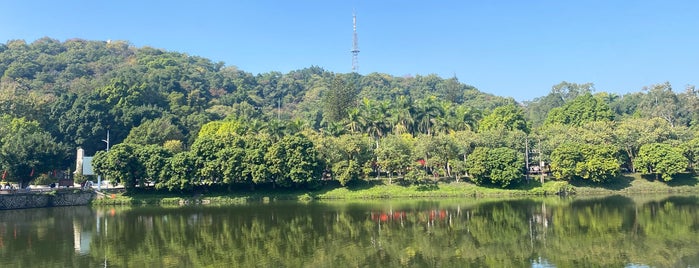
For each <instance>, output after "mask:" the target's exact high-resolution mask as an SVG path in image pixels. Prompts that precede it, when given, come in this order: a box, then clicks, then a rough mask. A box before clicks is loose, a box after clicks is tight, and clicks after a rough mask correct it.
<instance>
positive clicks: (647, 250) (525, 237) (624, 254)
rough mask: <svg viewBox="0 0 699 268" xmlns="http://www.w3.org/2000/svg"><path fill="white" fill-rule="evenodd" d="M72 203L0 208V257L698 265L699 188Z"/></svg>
mask: <svg viewBox="0 0 699 268" xmlns="http://www.w3.org/2000/svg"><path fill="white" fill-rule="evenodd" d="M72 209H78V208H67V209H66V210H60V211H59V210H37V211H38V212H36V213H20V212H19V211H17V212H15V211H6V212H7V213H5V212H3V213H4V214H0V235H1V236H0V237H2V239H3V242H4V244H3V245H2V247H0V253H1V254H2V255H0V256H2V257H3V258H13V257H14V256H17V257H19V258H21V261H19V262H17V266H37V265H40V266H41V267H52V266H53V267H58V266H65V265H66V264H68V266H86V267H97V266H100V265H102V264H103V262H104V260H105V257H106V259H107V263H108V264H109V265H110V266H119V267H147V266H152V267H182V266H185V267H202V266H203V267H206V266H226V267H228V266H231V267H236V266H237V267H254V266H264V267H277V266H291V267H334V266H339V267H347V266H357V267H367V266H370V267H377V266H390V267H394V266H401V267H425V266H427V267H435V266H440V267H443V266H449V267H451V266H480V267H482V266H487V267H493V266H495V267H521V266H531V263H532V262H546V263H549V264H552V265H555V266H557V267H576V266H605V267H619V266H625V265H628V264H630V263H636V264H646V265H651V266H659V267H672V266H688V265H696V264H697V263H699V254H697V252H699V236H697V230H699V200H698V199H697V198H696V197H691V198H666V199H656V200H653V201H646V202H643V203H640V202H634V201H633V200H631V199H629V198H626V197H606V198H598V199H586V200H582V199H577V200H571V199H530V200H504V201H502V200H501V201H478V200H476V201H474V200H470V201H469V200H466V201H462V200H459V201H446V200H445V201H412V202H404V203H397V202H376V203H352V204H346V203H339V204H334V203H310V204H307V205H299V204H286V203H282V204H279V203H274V204H258V205H245V206H234V207H183V208H160V207H144V208H132V209H128V210H123V211H116V212H113V211H111V210H110V209H106V210H103V209H98V211H97V212H93V211H92V210H90V209H89V208H83V209H86V210H76V211H73V210H72ZM83 214H84V215H83ZM74 219H83V220H79V225H81V226H83V227H82V228H86V226H87V227H88V228H94V229H93V230H89V231H90V232H92V234H93V240H92V243H91V244H90V252H89V255H88V256H77V255H76V254H75V252H74V251H73V246H72V244H71V242H70V241H72V240H73V238H72V233H71V232H70V230H72V228H73V226H74V225H73V223H74ZM95 219H97V221H95ZM18 220H19V221H18ZM8 222H10V223H12V224H8ZM18 222H25V223H27V224H26V226H25V225H23V224H18ZM12 226H19V228H20V234H19V238H18V239H16V240H9V239H10V238H12V235H13V231H12V230H11V229H10V227H12ZM89 226H92V227H89ZM12 228H14V227H12ZM56 228H58V229H59V230H64V231H65V232H63V231H56ZM9 241H11V242H9ZM48 241H51V243H48ZM54 241H60V242H59V244H58V245H57V244H56V242H54ZM60 243H65V245H62V244H60Z"/></svg>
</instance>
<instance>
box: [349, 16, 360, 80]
mask: <svg viewBox="0 0 699 268" xmlns="http://www.w3.org/2000/svg"><path fill="white" fill-rule="evenodd" d="M352 31H353V35H352V51H351V52H352V72H357V71H358V70H359V60H358V59H357V55H359V40H357V14H355V13H354V12H352Z"/></svg>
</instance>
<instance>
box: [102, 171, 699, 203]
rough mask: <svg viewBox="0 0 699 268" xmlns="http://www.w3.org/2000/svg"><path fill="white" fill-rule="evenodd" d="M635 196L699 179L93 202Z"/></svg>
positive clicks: (371, 186) (360, 188) (111, 197)
mask: <svg viewBox="0 0 699 268" xmlns="http://www.w3.org/2000/svg"><path fill="white" fill-rule="evenodd" d="M636 194H697V195H699V177H697V176H684V177H680V178H676V179H675V180H673V181H670V182H660V181H656V180H651V179H648V178H645V177H642V176H641V175H639V174H627V175H623V176H620V177H618V178H617V179H615V181H614V182H613V183H609V184H604V185H600V184H594V183H589V182H580V181H574V182H568V181H547V182H545V183H544V184H543V185H541V184H540V183H539V182H538V181H534V180H532V181H530V182H529V183H523V184H521V185H518V186H517V187H515V188H505V189H503V188H497V187H491V186H477V185H475V184H473V183H470V182H440V183H437V184H427V185H411V186H400V185H397V184H391V185H387V184H383V183H376V182H374V183H365V184H363V185H357V186H351V187H322V188H320V189H316V190H295V189H277V190H260V191H254V192H252V191H235V192H205V193H196V194H192V193H182V194H177V193H163V192H155V191H154V192H142V193H133V194H124V193H117V192H112V193H109V194H107V195H105V196H103V197H102V198H97V199H94V200H93V201H92V205H93V206H109V205H186V204H243V203H247V202H270V201H277V200H290V201H294V200H297V201H313V200H320V201H322V200H346V201H355V200H367V199H375V200H380V199H415V198H486V197H492V198H499V197H502V198H510V197H547V196H580V197H587V196H608V195H636Z"/></svg>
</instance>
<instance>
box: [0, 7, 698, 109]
mask: <svg viewBox="0 0 699 268" xmlns="http://www.w3.org/2000/svg"><path fill="white" fill-rule="evenodd" d="M0 6H2V8H0V42H6V41H8V40H12V39H24V40H26V41H27V42H32V41H34V40H36V39H38V38H41V37H44V36H48V37H51V38H55V39H58V40H61V41H65V40H66V39H70V38H82V39H89V40H109V39H111V40H126V41H129V42H130V43H131V44H133V45H134V46H137V47H141V46H152V47H156V48H162V49H165V50H169V51H178V52H183V53H187V54H190V55H196V56H202V57H206V58H210V59H211V60H213V61H216V62H217V61H222V62H225V63H226V65H228V66H237V67H238V68H240V69H241V70H244V71H247V72H251V73H253V74H257V73H264V72H269V71H280V72H282V73H286V72H288V71H291V70H296V69H302V68H305V67H309V66H312V65H316V66H320V67H322V68H324V69H326V70H328V71H333V72H337V73H347V72H350V71H351V63H352V61H351V53H350V50H351V48H352V10H353V9H354V10H356V14H357V20H358V22H357V27H358V35H359V49H360V51H361V52H360V53H359V72H360V73H361V74H369V73H373V72H379V73H387V74H391V75H395V76H405V75H413V76H414V75H416V74H419V75H427V74H437V75H439V76H442V77H452V76H454V75H456V76H457V77H458V78H459V80H460V81H461V82H464V83H467V84H470V85H473V86H475V87H477V88H478V89H480V90H481V91H484V92H488V93H492V94H496V95H500V96H509V97H514V98H515V99H516V100H519V101H522V100H530V99H533V98H536V97H540V96H544V95H546V94H548V93H549V91H550V89H551V86H552V85H555V84H557V83H559V82H561V81H568V82H575V83H586V82H592V83H594V84H595V87H596V89H597V91H607V92H614V93H619V94H623V93H627V92H636V91H640V90H641V89H642V88H643V87H644V86H649V85H652V84H657V83H663V82H665V81H669V82H670V83H672V85H673V89H674V90H675V91H683V90H684V88H685V86H686V85H696V84H697V83H699V1H672V0H669V1H660V0H658V1H644V0H639V1H614V0H606V1H596V0H590V1H560V0H559V1H537V0H530V1H366V0H364V1H359V0H352V1H330V0H326V1H321V0H308V1H306V0H297V1H269V0H258V1H253V0H250V1H205V0H200V1H176V0H171V1H146V0H143V1H132V0H121V1H94V0H93V1H70V0H64V1H31V0H26V1H19V0H18V1H3V3H2V4H1V5H0Z"/></svg>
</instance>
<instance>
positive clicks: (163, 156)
mask: <svg viewBox="0 0 699 268" xmlns="http://www.w3.org/2000/svg"><path fill="white" fill-rule="evenodd" d="M135 154H136V158H137V159H138V161H139V162H140V166H142V167H143V170H142V172H141V173H140V174H142V175H141V177H140V178H139V180H138V184H139V186H141V187H143V186H145V185H146V184H153V185H155V184H158V183H160V182H161V181H162V180H163V179H164V178H163V170H164V169H165V167H166V165H168V164H169V163H170V158H171V157H172V152H170V151H169V150H167V149H165V148H163V147H162V146H161V145H155V144H152V145H145V146H136V149H135Z"/></svg>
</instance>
